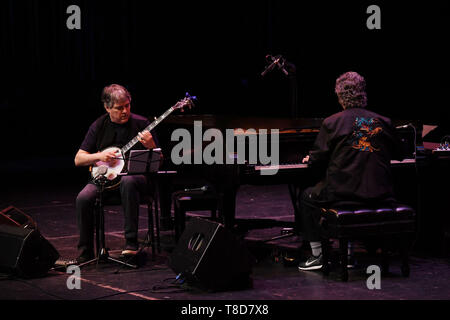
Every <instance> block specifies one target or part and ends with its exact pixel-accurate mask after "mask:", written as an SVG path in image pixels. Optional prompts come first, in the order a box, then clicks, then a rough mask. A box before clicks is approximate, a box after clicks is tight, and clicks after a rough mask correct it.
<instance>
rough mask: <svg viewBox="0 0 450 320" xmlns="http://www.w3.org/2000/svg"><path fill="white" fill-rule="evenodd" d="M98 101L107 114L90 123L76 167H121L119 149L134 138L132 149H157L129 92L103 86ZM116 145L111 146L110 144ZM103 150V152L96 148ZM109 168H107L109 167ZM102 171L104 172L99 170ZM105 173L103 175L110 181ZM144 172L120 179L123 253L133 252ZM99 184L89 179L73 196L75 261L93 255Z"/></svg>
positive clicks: (77, 156)
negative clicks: (134, 110)
mask: <svg viewBox="0 0 450 320" xmlns="http://www.w3.org/2000/svg"><path fill="white" fill-rule="evenodd" d="M101 100H102V102H103V106H104V108H105V110H106V112H107V113H106V114H104V115H102V116H101V117H99V118H98V119H97V120H95V121H94V123H92V124H91V126H90V127H89V130H88V132H87V134H86V136H85V138H84V140H83V142H82V144H81V146H80V149H79V150H78V152H77V154H76V156H75V165H76V166H96V167H98V166H99V164H102V166H101V167H103V169H105V168H107V167H110V168H112V169H113V168H114V167H117V165H118V163H121V166H120V169H121V168H122V167H123V156H124V155H123V154H121V152H120V149H119V148H117V146H119V147H121V146H123V145H125V144H126V143H127V142H128V141H129V140H130V139H132V138H133V137H135V139H137V140H138V141H139V142H140V143H136V144H135V145H134V147H133V149H144V148H145V149H153V148H157V139H156V138H155V136H154V133H153V132H152V133H150V132H149V131H148V130H144V129H145V128H146V127H147V126H149V124H150V121H149V120H148V119H147V118H145V117H143V116H140V115H136V114H133V113H131V112H130V103H131V95H130V93H129V92H128V91H127V89H125V88H124V87H122V86H120V85H117V84H112V85H110V86H107V87H105V88H104V89H103V92H102V96H101ZM114 146H115V147H116V148H111V147H114ZM99 150H103V151H99ZM108 170H109V169H108ZM102 174H104V172H103V173H102ZM108 175H111V174H110V173H107V174H105V176H106V177H107V178H108V179H109V180H111V179H110V178H111V177H109V176H108ZM146 180H147V179H146V177H145V176H144V175H129V176H127V175H125V176H123V177H122V178H121V180H120V185H119V187H118V188H117V189H118V190H117V192H119V193H120V197H121V200H122V206H123V209H124V216H125V223H124V231H125V240H126V242H125V248H124V250H123V251H122V254H123V255H130V254H136V253H137V251H138V249H139V245H138V215H139V204H140V197H141V195H142V194H143V193H144V192H146V188H147V181H146ZM97 188H98V186H97V185H96V184H95V183H94V182H93V181H91V182H89V183H88V184H87V185H86V186H85V187H84V188H83V190H81V192H80V193H79V194H78V196H77V199H76V213H77V225H78V229H79V232H80V238H79V241H78V250H79V256H78V258H77V264H81V263H83V262H86V261H89V260H91V259H93V258H94V257H95V254H94V204H95V200H96V197H97Z"/></svg>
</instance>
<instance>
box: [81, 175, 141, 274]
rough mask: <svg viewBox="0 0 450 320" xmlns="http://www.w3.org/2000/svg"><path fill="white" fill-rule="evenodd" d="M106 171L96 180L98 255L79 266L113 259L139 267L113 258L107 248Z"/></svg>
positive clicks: (125, 264) (119, 262)
mask: <svg viewBox="0 0 450 320" xmlns="http://www.w3.org/2000/svg"><path fill="white" fill-rule="evenodd" d="M105 173H106V170H105V172H103V173H101V174H100V175H99V176H97V178H96V179H95V180H94V183H95V184H96V185H97V198H96V200H95V210H96V216H95V218H96V223H95V224H96V230H95V241H96V247H97V257H96V258H94V259H92V260H90V261H86V262H84V263H81V264H79V265H78V267H79V268H81V267H84V266H86V265H90V264H92V263H94V262H95V263H96V264H97V266H98V263H99V262H100V261H103V262H107V261H112V262H115V263H118V264H121V265H122V266H127V267H130V268H134V269H136V268H137V265H133V264H130V263H128V262H124V261H121V260H118V259H115V258H112V257H111V256H110V255H109V253H108V249H106V244H105V211H104V208H103V192H104V191H105V184H106V181H107V178H106V177H105Z"/></svg>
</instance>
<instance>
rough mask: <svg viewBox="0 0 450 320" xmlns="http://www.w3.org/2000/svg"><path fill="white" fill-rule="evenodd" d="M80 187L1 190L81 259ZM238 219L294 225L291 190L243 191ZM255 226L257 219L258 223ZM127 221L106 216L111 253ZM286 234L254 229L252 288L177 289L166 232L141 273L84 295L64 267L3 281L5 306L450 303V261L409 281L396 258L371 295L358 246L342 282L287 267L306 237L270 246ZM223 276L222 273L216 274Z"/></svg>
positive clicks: (94, 283)
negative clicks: (38, 303) (70, 283)
mask: <svg viewBox="0 0 450 320" xmlns="http://www.w3.org/2000/svg"><path fill="white" fill-rule="evenodd" d="M80 187H81V185H78V184H76V185H71V186H66V185H61V184H57V183H48V186H41V187H37V186H33V185H28V186H26V187H21V188H11V189H9V190H5V191H3V192H2V197H1V201H0V208H4V207H6V206H9V205H12V206H15V207H17V208H19V209H21V210H23V211H24V212H25V213H27V214H29V215H31V216H32V217H33V218H34V219H35V220H36V222H37V224H38V228H39V230H40V232H41V233H42V235H43V236H44V237H45V238H46V239H47V240H48V241H49V242H51V243H52V244H53V245H54V246H55V248H56V249H57V250H58V251H59V253H60V255H61V257H62V258H74V257H75V256H76V243H77V239H78V234H77V227H76V220H75V208H74V202H75V197H76V194H77V192H78V191H79V188H80ZM237 217H238V218H246V219H261V218H265V219H267V218H272V219H278V220H285V221H293V212H292V206H291V203H290V200H289V195H288V190H287V186H284V185H275V186H241V188H240V190H239V193H238V199H237ZM255 221H256V220H255ZM122 224H123V218H122V213H121V209H120V208H119V207H108V208H107V212H106V231H107V233H106V243H107V246H108V247H109V248H110V253H111V255H113V256H114V255H116V254H118V252H119V251H120V249H121V248H122V245H123V234H122ZM146 225H147V219H146V209H145V207H142V208H141V216H140V229H139V230H140V238H141V239H143V238H144V237H145V235H146V228H145V227H146ZM280 234H281V227H273V228H265V229H255V230H250V231H249V232H248V233H247V234H246V236H245V240H246V242H247V243H248V245H249V249H250V251H251V253H252V255H253V256H254V257H255V258H256V263H255V265H254V267H253V272H252V275H251V279H252V282H253V283H252V286H251V287H249V288H246V289H241V290H229V291H223V292H208V291H204V290H201V289H198V288H196V287H192V286H187V285H181V286H175V285H174V284H173V281H174V280H175V276H176V274H175V273H174V271H172V269H171V268H170V267H169V266H168V264H167V258H168V256H169V255H170V252H171V250H173V248H174V246H175V244H174V233H173V231H171V230H169V231H162V233H161V241H162V243H161V245H162V252H161V254H159V255H158V256H157V258H156V260H155V261H152V260H151V258H150V257H151V249H149V248H148V249H146V250H144V253H146V255H144V256H143V258H144V259H143V261H144V262H145V264H143V265H142V266H141V267H140V268H138V269H127V268H125V269H121V270H120V271H119V272H118V273H114V272H115V271H116V270H117V268H118V265H116V264H109V263H108V264H101V265H99V266H98V268H96V267H95V266H94V265H93V266H89V267H85V268H83V269H82V270H81V275H80V276H81V289H73V290H69V289H68V287H67V284H66V282H67V280H68V277H69V274H67V273H65V272H64V271H65V270H64V269H61V270H51V271H50V272H49V273H48V275H47V276H45V277H42V278H37V279H8V278H2V280H1V281H0V299H1V300H6V299H7V300H11V299H12V300H61V299H64V300H117V299H123V300H176V301H179V300H201V301H205V300H342V299H345V300H415V299H421V300H422V299H423V300H447V299H450V262H449V260H448V259H447V258H437V257H427V256H425V255H423V254H413V256H412V257H411V275H410V277H409V278H404V277H402V276H401V273H400V268H399V262H398V261H397V260H396V259H395V258H394V259H393V260H392V265H391V269H390V271H391V274H389V275H388V276H385V277H382V278H381V288H380V289H373V290H369V289H368V287H367V283H366V281H367V279H368V277H369V274H367V273H366V269H367V266H368V265H371V264H376V263H378V262H379V261H378V260H376V261H370V260H368V258H367V256H366V255H365V251H364V250H362V249H361V248H358V247H357V250H356V257H357V260H358V261H359V266H357V267H356V268H355V269H352V270H350V274H349V281H348V282H347V283H343V282H340V281H339V280H338V278H337V274H336V273H335V272H332V273H331V274H330V276H329V277H324V276H323V275H322V274H321V273H320V272H299V271H298V270H297V267H296V266H295V265H294V266H290V265H285V264H284V261H285V259H284V257H285V256H286V257H290V258H292V257H297V256H298V252H299V251H301V250H299V247H300V245H301V239H299V238H298V237H291V238H287V239H283V240H277V241H272V242H267V243H264V242H263V240H264V239H269V238H271V237H274V236H278V235H280ZM218 276H219V277H220V274H219V275H218Z"/></svg>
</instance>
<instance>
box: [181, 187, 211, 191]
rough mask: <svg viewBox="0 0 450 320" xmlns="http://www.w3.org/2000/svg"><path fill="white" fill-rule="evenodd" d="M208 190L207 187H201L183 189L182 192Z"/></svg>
mask: <svg viewBox="0 0 450 320" xmlns="http://www.w3.org/2000/svg"><path fill="white" fill-rule="evenodd" d="M206 190H208V186H203V187H200V188H192V189H184V192H188V191H206Z"/></svg>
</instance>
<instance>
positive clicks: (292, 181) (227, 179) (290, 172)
mask: <svg viewBox="0 0 450 320" xmlns="http://www.w3.org/2000/svg"><path fill="white" fill-rule="evenodd" d="M322 121H323V119H321V118H298V119H296V118H258V117H239V118H238V117H233V116H227V115H171V116H169V117H168V118H167V119H166V120H165V121H164V122H163V123H161V124H160V126H159V127H158V130H157V133H158V139H159V141H160V144H161V146H162V149H163V153H164V156H165V161H164V164H163V167H162V168H161V172H162V173H163V175H162V178H161V180H160V191H161V192H160V193H161V224H162V225H170V220H171V218H170V217H171V195H172V193H173V192H175V191H178V190H184V189H189V188H199V187H201V186H204V185H210V186H212V187H213V188H215V189H216V190H217V192H220V193H222V195H223V213H224V224H225V226H228V227H233V226H235V223H236V221H235V208H236V193H237V191H238V189H239V186H240V185H243V184H287V185H288V186H289V189H288V190H289V192H290V196H291V200H292V203H293V207H294V213H293V214H295V215H296V216H297V214H298V206H297V204H296V200H295V199H296V198H297V196H298V192H299V190H301V189H303V188H306V187H308V186H311V185H314V184H315V183H316V182H317V181H319V179H320V178H321V177H320V176H318V175H317V173H316V172H313V171H312V170H309V169H308V168H307V165H305V164H302V163H301V160H302V159H303V157H304V156H306V155H307V154H308V152H309V151H310V150H311V148H312V146H313V143H314V141H315V138H316V136H317V134H318V132H319V129H320V126H321V123H322ZM405 123H410V121H396V122H394V124H395V125H396V126H402V125H404V124H405ZM199 124H200V125H201V127H202V133H204V132H205V131H206V130H208V129H211V128H214V129H218V130H220V132H221V133H222V135H223V137H226V130H227V129H228V130H230V129H233V130H234V132H235V134H236V136H239V134H238V133H239V132H240V133H241V134H242V133H245V132H247V133H249V132H250V131H249V129H254V132H256V134H258V133H259V132H260V131H259V130H260V129H267V131H268V132H269V133H270V129H278V130H279V131H278V132H279V142H278V145H277V147H278V149H279V166H277V172H276V174H267V171H268V170H271V169H274V168H273V167H271V166H270V163H269V164H261V163H258V162H257V163H254V162H251V161H249V159H248V156H249V155H248V153H246V154H245V156H244V159H242V156H243V155H242V154H238V156H239V157H240V158H239V161H238V157H237V156H236V152H234V154H233V152H232V153H231V154H230V152H229V150H223V156H224V157H230V156H231V157H233V156H234V157H235V161H234V163H233V164H227V163H226V159H224V161H223V164H213V165H206V164H193V163H194V161H193V159H194V157H193V156H192V162H191V164H181V165H176V164H174V163H173V161H172V159H171V151H172V149H173V147H174V146H175V145H176V144H178V143H179V141H171V135H172V132H173V131H174V130H175V129H179V128H184V129H186V130H188V131H189V132H190V133H191V134H192V137H193V136H194V131H195V128H194V126H198V125H199ZM420 127H421V126H420V124H415V126H414V128H415V129H414V130H411V127H409V126H403V127H402V128H400V129H398V130H399V133H400V136H401V138H402V140H403V141H404V147H405V154H407V155H408V156H407V157H406V159H405V160H404V161H401V162H399V161H393V163H392V165H393V167H395V168H396V173H397V174H398V179H396V180H398V181H403V182H406V180H404V177H403V176H411V170H413V171H412V172H413V173H414V167H415V164H416V159H417V157H416V154H415V150H416V147H415V145H416V144H417V143H420V142H421V141H420V139H419V140H418V139H417V137H420V136H421V130H420V129H419V130H418V129H417V128H420ZM238 129H242V130H238ZM197 133H198V128H197ZM249 135H250V134H249ZM192 139H194V137H193V138H192ZM197 139H198V137H197ZM249 140H250V139H245V140H244V141H245V143H249ZM268 141H270V138H268ZM210 143H211V142H210V141H206V142H204V141H202V149H204V148H205V147H206V146H207V145H208V144H210ZM191 145H192V146H194V143H193V142H192V144H191ZM235 145H236V144H235ZM245 150H246V151H247V152H248V150H249V148H248V146H247V145H246V148H245ZM190 151H191V152H192V153H194V152H195V150H193V149H191V150H190ZM234 151H236V149H235V150H234ZM270 152H271V150H268V151H267V154H270ZM238 162H239V163H238ZM405 170H409V171H405ZM406 185H408V183H406ZM409 186H411V184H409ZM398 189H399V190H401V191H403V192H404V193H405V194H406V195H408V196H409V195H410V194H411V188H407V189H405V188H404V186H403V183H402V186H398ZM412 191H414V190H412ZM399 193H402V192H399ZM413 200H414V199H413ZM408 203H411V201H409V202H408Z"/></svg>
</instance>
